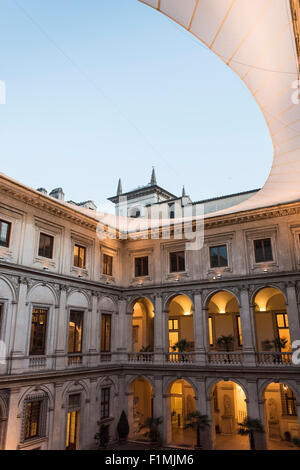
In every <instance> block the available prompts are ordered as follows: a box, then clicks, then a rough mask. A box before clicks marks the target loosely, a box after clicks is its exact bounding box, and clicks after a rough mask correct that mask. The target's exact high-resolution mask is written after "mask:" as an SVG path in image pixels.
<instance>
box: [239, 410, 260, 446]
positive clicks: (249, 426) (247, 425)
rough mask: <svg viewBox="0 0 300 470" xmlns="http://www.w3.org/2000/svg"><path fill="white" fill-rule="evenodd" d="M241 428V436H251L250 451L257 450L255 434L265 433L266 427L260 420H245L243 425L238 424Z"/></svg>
mask: <svg viewBox="0 0 300 470" xmlns="http://www.w3.org/2000/svg"><path fill="white" fill-rule="evenodd" d="M238 425H239V426H240V428H239V430H238V434H240V435H241V436H249V441H250V449H251V450H255V434H256V433H260V434H262V433H264V432H265V431H264V427H263V425H262V424H261V421H260V420H259V419H252V418H249V417H247V418H245V419H244V421H243V422H242V423H238Z"/></svg>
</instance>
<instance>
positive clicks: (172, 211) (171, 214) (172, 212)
mask: <svg viewBox="0 0 300 470" xmlns="http://www.w3.org/2000/svg"><path fill="white" fill-rule="evenodd" d="M169 218H170V219H175V203H174V202H171V203H170V204H169Z"/></svg>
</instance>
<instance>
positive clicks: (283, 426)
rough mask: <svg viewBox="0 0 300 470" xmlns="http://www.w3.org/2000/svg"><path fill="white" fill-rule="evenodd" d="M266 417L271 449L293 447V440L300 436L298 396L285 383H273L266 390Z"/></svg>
mask: <svg viewBox="0 0 300 470" xmlns="http://www.w3.org/2000/svg"><path fill="white" fill-rule="evenodd" d="M263 398H264V417H265V430H266V435H267V444H268V448H269V449H272V450H273V449H276V448H277V449H279V450H280V449H283V446H285V447H286V449H287V450H288V449H290V448H291V440H293V439H294V438H300V433H299V423H298V412H297V405H296V397H295V395H294V393H293V391H292V390H291V389H290V388H289V387H288V386H287V385H285V384H283V383H271V384H269V385H268V386H267V387H266V389H265V392H264V396H263Z"/></svg>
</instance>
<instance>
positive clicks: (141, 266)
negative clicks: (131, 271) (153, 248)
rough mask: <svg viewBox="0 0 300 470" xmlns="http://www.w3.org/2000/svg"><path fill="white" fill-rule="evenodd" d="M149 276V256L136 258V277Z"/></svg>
mask: <svg viewBox="0 0 300 470" xmlns="http://www.w3.org/2000/svg"><path fill="white" fill-rule="evenodd" d="M141 276H148V256H143V257H142V258H135V277H141Z"/></svg>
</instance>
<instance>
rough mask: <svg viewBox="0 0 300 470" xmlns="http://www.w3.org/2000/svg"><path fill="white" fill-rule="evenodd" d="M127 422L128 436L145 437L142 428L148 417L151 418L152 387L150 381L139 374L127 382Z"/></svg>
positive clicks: (137, 438)
mask: <svg viewBox="0 0 300 470" xmlns="http://www.w3.org/2000/svg"><path fill="white" fill-rule="evenodd" d="M127 396H128V422H129V429H130V436H131V438H134V439H136V440H139V439H144V438H145V437H147V435H146V434H145V432H147V430H146V429H145V428H143V427H142V426H143V425H144V423H145V421H146V420H147V419H148V418H153V417H154V416H153V397H154V388H153V385H152V383H151V382H150V381H149V380H148V379H146V378H144V377H141V376H138V377H135V378H133V380H131V381H130V382H129V384H128V394H127Z"/></svg>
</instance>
